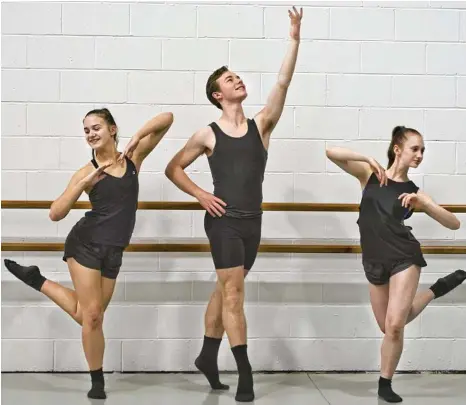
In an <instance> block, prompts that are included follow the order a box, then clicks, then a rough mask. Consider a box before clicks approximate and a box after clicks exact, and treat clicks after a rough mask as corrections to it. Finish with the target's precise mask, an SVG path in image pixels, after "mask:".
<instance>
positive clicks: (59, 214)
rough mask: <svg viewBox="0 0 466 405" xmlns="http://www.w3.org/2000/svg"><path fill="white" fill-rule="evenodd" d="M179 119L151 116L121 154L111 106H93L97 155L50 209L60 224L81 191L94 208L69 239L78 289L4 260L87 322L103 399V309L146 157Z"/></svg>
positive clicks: (95, 393) (89, 136)
mask: <svg viewBox="0 0 466 405" xmlns="http://www.w3.org/2000/svg"><path fill="white" fill-rule="evenodd" d="M172 122H173V115H172V114H171V113H162V114H159V115H158V116H156V117H155V118H153V119H151V120H150V121H148V122H147V123H146V124H145V125H144V126H143V127H142V128H141V129H140V130H139V131H138V132H137V133H136V134H135V135H134V136H133V137H132V138H131V140H130V142H129V143H128V145H127V147H126V148H125V151H124V152H123V153H120V152H118V150H117V126H116V123H115V120H114V119H113V116H112V115H111V113H110V111H108V110H107V109H106V108H104V109H99V110H92V111H90V112H89V113H88V114H87V115H86V117H85V118H84V132H85V134H86V140H87V142H88V144H89V146H90V147H91V148H92V156H93V159H92V161H91V162H89V163H88V164H86V165H85V166H84V167H82V168H81V169H79V170H78V171H77V172H76V173H75V174H74V175H73V177H72V178H71V181H70V183H69V184H68V187H67V188H66V190H65V192H64V193H63V194H62V195H61V196H60V197H58V198H57V199H56V200H55V201H54V202H53V204H52V206H51V209H50V214H49V215H50V219H52V221H60V220H61V219H63V218H65V217H66V216H67V215H68V213H69V212H70V210H71V208H72V206H73V204H74V203H75V202H76V201H77V200H78V199H79V197H80V196H81V194H82V193H83V191H85V192H86V193H87V194H88V195H89V199H90V202H91V205H92V210H91V211H89V212H87V213H86V214H85V216H84V217H83V218H82V219H81V220H80V221H79V222H78V223H77V224H76V225H75V226H74V227H73V229H72V230H71V232H70V233H69V235H68V237H67V239H66V243H65V253H64V256H63V260H64V261H66V262H67V264H68V268H69V271H70V274H71V279H72V281H73V285H74V288H75V289H74V290H71V289H69V288H66V287H64V286H62V285H60V284H57V283H55V282H53V281H51V280H47V279H46V278H45V277H44V276H43V275H42V274H41V273H40V270H39V268H38V267H37V266H29V267H25V266H21V265H19V264H17V263H15V262H13V261H11V260H8V259H5V265H6V267H7V268H8V270H9V271H10V272H11V273H12V274H14V275H15V276H16V277H17V278H19V279H20V280H22V281H23V282H24V283H26V284H27V285H29V286H31V287H33V288H35V289H36V290H37V291H40V292H41V293H43V294H44V295H46V296H47V297H49V298H50V299H51V300H52V301H53V302H55V303H56V304H57V305H58V306H59V307H60V308H62V309H63V310H64V311H65V312H67V313H68V314H69V315H70V316H71V317H72V318H73V319H74V320H75V321H76V322H77V323H78V324H79V325H82V339H83V347H84V353H85V356H86V360H87V363H88V365H89V369H90V374H91V380H92V388H91V390H90V391H89V393H88V397H89V398H99V399H103V398H105V397H106V394H105V389H104V386H105V383H104V377H103V371H102V362H103V356H104V346H105V343H104V334H103V331H102V321H103V313H104V311H105V309H106V308H107V306H108V304H109V302H110V300H111V298H112V294H113V291H114V288H115V282H116V278H117V275H118V272H119V270H120V266H121V262H122V255H123V250H124V249H125V247H126V246H127V245H128V244H129V241H130V239H131V235H132V232H133V229H134V224H135V217H136V210H137V201H138V192H139V182H138V173H139V170H140V168H141V164H142V162H143V160H144V159H145V158H146V157H147V156H148V155H149V153H150V152H151V151H152V150H153V149H154V148H155V146H156V145H157V144H158V143H159V142H160V140H161V139H162V137H163V135H164V134H165V133H166V132H167V131H168V129H169V128H170V126H171V124H172Z"/></svg>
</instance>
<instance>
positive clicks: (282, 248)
mask: <svg viewBox="0 0 466 405" xmlns="http://www.w3.org/2000/svg"><path fill="white" fill-rule="evenodd" d="M63 249H64V243H50V242H3V243H2V251H3V252H62V251H63ZM126 252H210V246H209V245H208V244H205V243H133V244H130V245H129V246H128V247H127V248H126ZM259 252H261V253H361V247H360V246H359V245H330V244H328V245H322V244H320V245H312V244H311V245H309V244H306V245H305V244H302V245H300V244H262V245H260V247H259ZM422 252H423V253H424V254H466V246H423V247H422Z"/></svg>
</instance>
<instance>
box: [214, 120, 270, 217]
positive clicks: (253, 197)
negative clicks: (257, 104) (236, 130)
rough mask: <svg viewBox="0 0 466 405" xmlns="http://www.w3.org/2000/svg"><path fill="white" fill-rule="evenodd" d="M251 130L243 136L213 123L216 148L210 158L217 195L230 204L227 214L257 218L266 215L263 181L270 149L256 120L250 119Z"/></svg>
mask: <svg viewBox="0 0 466 405" xmlns="http://www.w3.org/2000/svg"><path fill="white" fill-rule="evenodd" d="M247 123H248V130H247V132H246V135H244V136H242V137H241V138H233V137H231V136H229V135H227V134H225V133H224V132H223V131H222V130H221V129H220V127H219V126H218V125H217V124H216V123H215V122H212V123H211V124H210V127H211V128H212V130H213V131H214V134H215V147H214V151H213V153H212V155H211V156H210V157H209V158H208V161H209V165H210V170H211V172H212V179H213V183H214V195H215V196H216V197H218V198H220V199H222V200H223V201H225V203H226V204H227V206H226V208H225V211H226V214H225V215H226V216H228V217H233V218H254V217H258V216H261V215H262V208H261V204H262V182H263V181H264V172H265V166H266V163H267V150H266V149H265V148H264V145H263V143H262V139H261V136H260V133H259V130H258V128H257V125H256V123H255V121H254V120H250V119H248V120H247Z"/></svg>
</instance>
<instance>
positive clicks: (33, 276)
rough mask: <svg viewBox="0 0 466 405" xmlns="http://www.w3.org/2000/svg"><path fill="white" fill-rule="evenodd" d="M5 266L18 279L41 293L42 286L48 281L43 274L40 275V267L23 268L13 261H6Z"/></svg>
mask: <svg viewBox="0 0 466 405" xmlns="http://www.w3.org/2000/svg"><path fill="white" fill-rule="evenodd" d="M4 262H5V266H6V268H7V269H8V270H9V271H10V273H11V274H13V275H14V276H15V277H16V278H18V279H19V280H21V281H22V282H23V283H25V284H27V285H28V286H30V287H32V288H34V289H35V290H37V291H39V292H40V289H41V288H42V285H43V284H44V282H45V280H47V279H46V278H45V277H44V276H43V275H42V274H40V270H39V267H37V266H29V267H26V266H21V265H19V264H18V263H16V262H14V261H13V260H8V259H5V260H4Z"/></svg>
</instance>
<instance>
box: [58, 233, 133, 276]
mask: <svg viewBox="0 0 466 405" xmlns="http://www.w3.org/2000/svg"><path fill="white" fill-rule="evenodd" d="M124 249H125V248H124V247H122V246H110V245H102V244H100V243H93V242H84V241H82V240H81V239H79V237H78V236H77V235H76V233H75V232H74V231H71V232H70V233H69V235H68V237H67V238H66V242H65V252H64V254H63V260H64V261H65V262H66V260H67V259H68V258H69V257H72V258H73V259H74V260H76V261H77V262H78V263H79V264H81V265H82V266H84V267H88V268H90V269H95V270H100V271H101V273H102V277H105V278H110V279H116V278H117V276H118V273H119V272H120V267H121V263H122V258H123V251H124Z"/></svg>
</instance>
